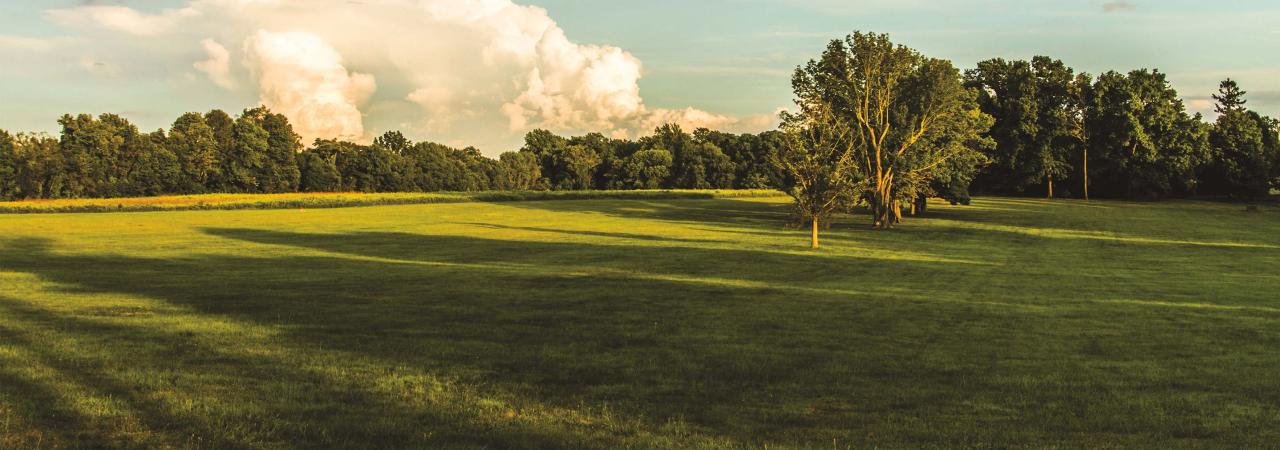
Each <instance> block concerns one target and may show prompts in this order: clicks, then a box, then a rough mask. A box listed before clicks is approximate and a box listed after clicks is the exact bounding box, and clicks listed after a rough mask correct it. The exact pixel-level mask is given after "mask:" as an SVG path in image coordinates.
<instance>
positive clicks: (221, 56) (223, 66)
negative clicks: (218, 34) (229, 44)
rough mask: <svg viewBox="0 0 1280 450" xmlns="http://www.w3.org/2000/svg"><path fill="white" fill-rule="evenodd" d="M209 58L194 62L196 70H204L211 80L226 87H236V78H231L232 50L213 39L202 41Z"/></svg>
mask: <svg viewBox="0 0 1280 450" xmlns="http://www.w3.org/2000/svg"><path fill="white" fill-rule="evenodd" d="M200 44H201V45H203V46H204V51H205V53H207V54H208V55H209V59H206V60H204V61H200V62H197V63H195V64H193V66H194V67H195V68H196V70H199V71H201V72H204V74H205V75H208V76H209V80H210V81H212V82H213V83H214V84H216V85H218V86H222V87H223V88H225V89H235V87H236V83H235V80H233V79H232V78H231V52H230V51H229V50H227V48H226V47H224V46H222V44H219V43H218V41H215V40H213V39H205V40H203V41H200Z"/></svg>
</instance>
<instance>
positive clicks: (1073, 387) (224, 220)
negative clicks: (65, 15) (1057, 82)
mask: <svg viewBox="0 0 1280 450" xmlns="http://www.w3.org/2000/svg"><path fill="white" fill-rule="evenodd" d="M448 195H454V194H448ZM595 195H606V194H595ZM630 195H649V197H635V198H623V199H611V198H599V199H594V200H585V201H524V202H505V203H492V202H480V203H465V204H433V205H398V206H376V207H365V208H346V209H314V208H303V209H298V208H292V209H282V210H243V211H170V212H122V213H119V214H41V215H0V448H3V449H6V450H7V449H11V448H12V449H22V448H82V447H90V448H101V447H106V448H318V447H320V448H450V447H461V448H474V447H493V448H513V447H515V448H520V447H524V448H530V447H532V448H563V447H594V448H618V447H622V448H627V447H631V448H690V447H692V448H734V447H738V448H762V447H764V446H766V445H767V446H768V447H770V448H775V447H777V448H786V447H809V448H832V447H833V446H834V447H836V448H868V447H891V448H892V447H947V448H953V447H1072V448H1074V447H1113V448H1123V447H1219V448H1221V447H1228V448H1239V447H1259V446H1267V445H1270V444H1271V443H1274V442H1276V440H1277V439H1280V426H1277V425H1280V410H1278V409H1277V408H1278V407H1277V406H1276V405H1280V377H1276V376H1275V374H1277V373H1280V296H1278V295H1277V287H1278V286H1280V277H1278V276H1277V274H1276V268H1277V267H1280V250H1277V249H1276V247H1277V246H1280V208H1277V207H1275V206H1266V207H1263V208H1262V210H1261V211H1260V212H1256V213H1250V212H1244V211H1243V208H1242V207H1240V206H1238V205H1230V204H1223V203H1208V202H1168V203H1130V202H1107V201H1100V202H1089V203H1085V202H1077V201H1046V200H1033V199H1001V198H980V199H977V200H976V202H975V204H974V205H973V206H972V207H952V206H945V205H943V206H937V207H934V208H932V209H930V214H929V215H928V216H926V217H921V218H913V219H911V220H910V221H908V222H907V223H906V224H904V225H903V226H902V227H901V228H899V229H897V230H894V231H889V232H877V231H872V230H870V229H869V227H868V225H867V223H865V222H866V219H865V218H863V217H848V218H844V220H843V221H841V222H840V223H838V224H837V225H836V226H835V228H833V229H832V230H830V231H828V232H826V233H824V240H825V242H826V245H827V248H826V249H824V250H823V251H820V252H813V251H810V250H807V249H806V248H805V245H806V244H807V236H806V235H805V233H804V232H803V231H796V230H792V229H789V228H787V227H786V225H787V221H788V208H787V203H786V199H785V198H781V197H777V196H773V197H758V195H761V194H759V193H757V194H752V196H749V197H748V198H711V197H713V196H708V195H705V194H703V193H699V194H698V195H701V196H702V197H703V198H698V199H672V198H662V197H656V196H655V195H658V194H630ZM719 195H725V194H719ZM743 195H746V194H743ZM251 200H253V201H258V202H259V204H260V203H261V201H262V198H261V197H253V198H251ZM523 200H529V199H528V198H525V199H523ZM562 200H564V199H562ZM228 201H234V200H228ZM255 208H256V207H255Z"/></svg>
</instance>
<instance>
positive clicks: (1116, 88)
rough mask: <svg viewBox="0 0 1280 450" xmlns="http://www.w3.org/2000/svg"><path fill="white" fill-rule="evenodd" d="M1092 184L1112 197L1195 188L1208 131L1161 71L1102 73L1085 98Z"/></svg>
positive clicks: (1165, 193)
mask: <svg viewBox="0 0 1280 450" xmlns="http://www.w3.org/2000/svg"><path fill="white" fill-rule="evenodd" d="M1084 111H1085V112H1084V117H1085V121H1084V123H1085V129H1086V131H1085V134H1086V135H1087V136H1088V142H1087V143H1088V146H1089V163H1090V183H1091V185H1092V186H1093V188H1094V191H1096V192H1097V193H1100V194H1102V195H1104V196H1111V197H1138V198H1161V197H1168V196H1171V195H1186V194H1188V193H1191V192H1194V191H1195V189H1196V176H1195V168H1196V167H1197V166H1199V165H1200V164H1201V163H1202V162H1203V161H1204V160H1205V158H1206V157H1207V153H1206V152H1207V142H1208V130H1207V128H1206V127H1205V125H1204V124H1203V121H1202V120H1201V119H1200V116H1199V115H1196V116H1189V115H1187V112H1186V109H1185V107H1184V106H1183V103H1182V100H1181V99H1180V98H1179V96H1178V92H1177V91H1175V90H1174V89H1173V87H1172V86H1170V85H1169V82H1168V80H1167V79H1166V78H1165V75H1164V74H1163V73H1161V72H1159V71H1152V70H1145V69H1144V70H1135V71H1132V72H1130V73H1129V74H1128V75H1125V74H1121V73H1118V72H1106V73H1103V74H1102V75H1099V76H1098V79H1097V80H1096V81H1095V82H1094V84H1093V86H1092V87H1091V88H1090V89H1089V90H1088V92H1087V95H1086V96H1085V110H1084Z"/></svg>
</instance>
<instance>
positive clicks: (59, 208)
mask: <svg viewBox="0 0 1280 450" xmlns="http://www.w3.org/2000/svg"><path fill="white" fill-rule="evenodd" d="M776 195H778V192H777V191H770V190H652V191H645V190H639V191H515V192H512V191H502V192H418V193H374V194H362V193H350V192H336V193H335V192H329V193H289V194H201V195H174V196H160V197H136V198H86V199H43V200H22V201H11V202H0V214H3V213H10V214H14V213H72V212H141V211H189V210H237V209H297V208H345V207H356V206H385V205H418V204H435V203H465V202H512V201H534V200H586V199H632V198H635V199H701V198H744V197H771V196H776Z"/></svg>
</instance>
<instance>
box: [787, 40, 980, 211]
mask: <svg viewBox="0 0 1280 450" xmlns="http://www.w3.org/2000/svg"><path fill="white" fill-rule="evenodd" d="M792 85H793V87H794V90H795V94H796V97H797V103H798V104H822V105H824V106H823V108H825V109H829V110H830V114H825V116H829V117H830V120H834V121H839V122H844V123H847V124H848V127H849V128H850V129H851V130H852V132H853V133H852V136H851V137H850V138H849V139H850V140H851V141H852V143H851V145H852V149H853V150H852V151H853V159H854V161H855V162H856V164H855V166H854V167H856V168H857V171H858V172H859V173H858V175H859V176H858V178H860V179H861V180H863V182H862V183H861V184H860V186H861V192H859V193H858V194H859V195H858V196H859V198H861V200H862V201H864V202H866V203H867V204H868V205H869V206H870V208H871V212H872V220H873V223H874V225H875V226H876V227H877V228H890V227H893V226H894V225H896V224H897V223H899V222H901V220H902V207H903V205H912V204H914V203H915V202H916V201H917V200H918V199H919V198H920V197H921V196H925V195H929V194H932V193H933V192H932V182H933V180H934V178H935V177H936V175H937V173H938V172H939V171H940V170H942V168H943V167H944V166H946V165H947V164H948V163H950V162H952V161H954V160H956V159H957V158H963V157H965V155H967V154H969V153H971V152H976V151H978V150H977V149H975V148H974V147H973V146H971V145H969V144H970V143H972V142H975V141H980V140H982V138H981V133H982V132H984V131H986V129H987V128H989V127H990V125H991V119H990V117H989V116H987V115H986V114H985V113H983V112H982V111H981V110H980V109H979V107H978V103H977V99H976V94H975V93H974V91H973V90H972V89H967V88H965V87H964V86H963V85H962V84H961V77H960V72H959V71H958V70H957V69H956V68H955V67H954V66H952V64H951V62H950V61H946V60H941V59H935V58H927V57H924V56H922V55H920V53H918V52H916V51H915V50H912V49H910V48H907V47H905V46H901V45H895V44H894V43H893V42H892V41H890V40H889V37H888V36H887V35H883V34H870V33H860V32H856V33H854V34H852V35H849V36H848V37H847V38H845V39H844V40H835V41H832V42H831V43H830V44H829V45H828V46H827V50H826V51H825V52H824V53H823V55H822V57H821V58H820V59H817V60H814V61H810V62H809V63H808V64H806V65H804V66H802V67H800V68H798V69H797V70H796V73H795V76H794V77H793V80H792ZM818 117H822V116H814V117H813V118H812V119H811V120H816V119H817V118H818ZM974 169H976V168H974Z"/></svg>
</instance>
